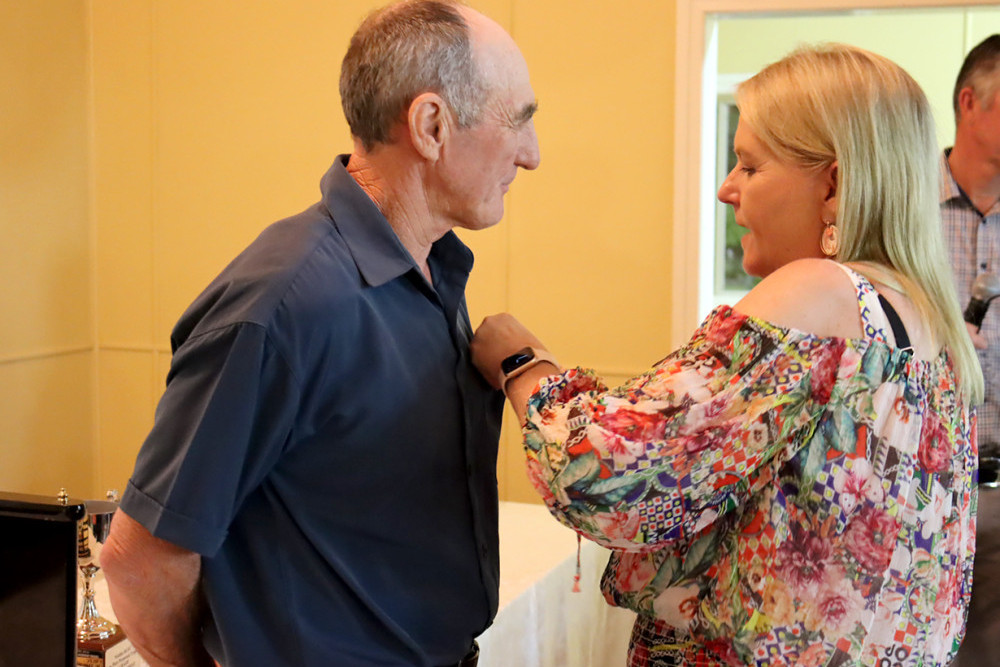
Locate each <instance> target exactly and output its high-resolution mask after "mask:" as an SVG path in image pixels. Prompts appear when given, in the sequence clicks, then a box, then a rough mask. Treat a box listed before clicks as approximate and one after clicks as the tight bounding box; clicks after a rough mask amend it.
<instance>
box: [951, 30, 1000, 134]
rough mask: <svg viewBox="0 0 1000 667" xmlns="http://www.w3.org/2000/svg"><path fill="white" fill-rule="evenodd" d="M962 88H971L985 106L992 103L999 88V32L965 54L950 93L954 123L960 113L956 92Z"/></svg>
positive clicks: (959, 91)
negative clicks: (953, 110) (953, 89)
mask: <svg viewBox="0 0 1000 667" xmlns="http://www.w3.org/2000/svg"><path fill="white" fill-rule="evenodd" d="M963 88H972V91H973V92H974V93H975V94H976V99H978V100H979V101H980V103H982V104H983V105H984V106H986V107H987V108H989V105H991V104H992V103H993V98H994V96H995V95H996V93H997V91H998V90H1000V34H995V35H990V36H989V37H987V38H986V39H984V40H983V41H981V42H980V43H979V44H977V45H976V46H975V47H974V48H973V49H972V50H971V51H969V55H967V56H965V62H963V63H962V69H960V70H959V71H958V78H957V79H956V80H955V92H954V93H953V94H952V105H953V106H954V107H955V122H956V123H957V122H958V121H959V116H960V115H961V112H960V110H959V108H958V94H959V93H961V92H962V89H963Z"/></svg>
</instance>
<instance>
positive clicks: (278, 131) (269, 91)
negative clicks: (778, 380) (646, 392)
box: [92, 0, 674, 500]
mask: <svg viewBox="0 0 1000 667" xmlns="http://www.w3.org/2000/svg"><path fill="white" fill-rule="evenodd" d="M380 4H382V2H381V1H378V2H375V1H365V2H350V3H347V2H330V1H329V0H300V1H298V2H295V3H280V4H279V3H277V2H263V1H259V2H247V3H240V4H239V5H236V4H234V3H232V2H230V1H229V0H211V1H203V2H193V1H192V2H154V1H151V0H142V1H140V0H101V2H95V3H93V8H92V11H93V18H92V23H93V42H94V49H93V54H94V55H93V60H94V68H93V69H94V109H95V114H94V119H95V122H94V127H95V146H96V151H95V161H94V164H95V184H96V188H95V192H96V194H95V220H96V230H97V289H96V293H97V301H96V313H97V317H98V328H99V332H100V334H99V340H100V346H99V353H98V355H97V364H98V378H99V394H98V396H99V401H98V406H99V407H98V414H99V434H100V437H99V443H100V445H99V450H98V459H97V460H98V461H99V463H98V470H97V474H98V481H97V488H96V489H94V491H95V492H97V491H103V489H105V488H108V487H112V486H116V487H119V488H120V487H121V486H123V484H124V482H125V480H126V479H127V476H128V472H129V470H130V469H131V465H132V460H133V458H134V456H135V452H136V451H137V449H138V447H139V444H140V443H141V441H142V438H143V436H144V435H145V432H146V431H147V430H148V428H149V425H150V423H151V420H152V414H153V409H154V406H155V401H156V400H157V398H158V397H159V394H160V393H161V391H162V386H163V378H164V375H165V372H166V368H167V364H168V362H169V351H168V347H167V345H168V336H169V332H170V328H171V327H172V326H173V323H174V321H175V320H176V319H177V317H178V316H179V315H180V313H181V311H182V310H183V309H184V307H185V306H186V305H187V304H188V303H189V302H190V300H191V299H192V298H194V296H195V295H196V294H197V293H198V292H199V291H200V290H201V288H202V287H203V286H204V285H205V284H206V283H207V282H208V281H209V280H210V279H211V278H212V277H213V276H214V275H215V274H216V273H217V272H218V270H219V269H220V268H221V267H222V266H223V265H224V264H225V263H226V262H227V261H228V260H229V259H230V258H231V257H232V256H233V255H235V254H236V253H237V252H238V251H239V250H240V249H241V248H242V247H243V246H245V245H246V244H247V243H248V242H249V241H250V240H251V239H252V238H253V237H254V236H256V234H257V233H258V232H259V231H260V230H261V229H262V228H263V227H264V226H266V225H267V224H269V223H270V222H272V221H274V220H276V219H278V218H280V217H284V216H286V215H289V214H291V213H295V212H297V211H299V210H301V209H303V208H305V207H306V206H308V205H309V204H311V203H312V202H313V201H315V199H316V198H317V197H318V194H319V191H318V181H319V178H320V176H321V175H322V174H323V172H324V171H325V170H326V168H327V167H328V166H329V163H330V162H331V161H332V158H333V156H334V155H336V154H337V153H338V152H346V151H349V150H350V147H351V142H350V137H349V132H348V130H347V127H346V124H345V123H344V121H343V120H342V113H341V111H340V103H339V97H338V95H337V76H338V72H339V64H340V59H341V58H342V56H343V52H344V50H345V49H346V45H347V42H348V39H349V37H350V35H351V33H352V32H353V31H354V29H355V28H356V27H357V24H358V23H359V21H360V20H361V18H362V17H363V16H364V15H365V14H366V13H367V12H368V11H369V10H370V9H371V8H373V7H376V6H379V5H380ZM471 4H472V5H473V6H474V7H476V8H478V9H480V10H482V11H484V12H486V13H487V14H489V15H490V16H492V17H493V18H495V19H496V20H497V21H498V22H500V23H501V24H503V25H504V26H505V27H507V28H508V30H509V31H510V32H511V33H512V34H513V36H514V37H515V39H516V40H517V41H518V43H519V44H520V45H521V47H522V50H523V51H524V54H525V56H526V58H527V60H528V63H529V66H530V68H531V71H532V77H533V84H534V87H535V92H536V94H537V95H538V98H539V100H540V104H541V111H540V113H539V114H538V116H537V127H538V133H539V135H540V144H541V151H542V167H541V169H540V170H539V171H537V172H534V173H530V174H529V173H522V174H521V175H520V176H519V178H518V181H517V182H516V183H515V184H514V187H513V189H512V192H511V194H510V195H509V196H508V201H507V215H506V216H505V220H504V221H503V222H502V223H501V224H500V225H499V226H498V227H496V228H494V229H491V230H488V231H484V232H479V233H474V234H465V235H464V238H465V240H466V241H467V242H468V243H469V244H470V245H471V246H472V247H473V249H474V250H475V252H476V258H477V259H476V270H475V272H474V275H473V278H472V280H471V282H470V287H469V302H470V310H471V313H472V318H473V320H474V323H478V321H479V320H480V319H481V318H482V317H483V316H485V315H487V314H489V313H492V312H496V311H499V310H508V309H509V310H512V311H514V312H516V313H517V314H518V315H520V316H522V318H523V319H524V320H525V321H526V322H527V323H529V325H531V326H533V327H535V328H537V330H538V332H539V334H540V335H542V336H543V338H545V339H546V340H547V341H549V342H550V344H551V345H552V346H553V348H554V349H556V350H558V351H559V354H560V356H561V357H562V359H563V360H564V361H565V362H567V363H573V364H576V363H579V364H585V365H590V366H596V367H597V368H599V369H600V370H602V371H604V372H607V373H610V374H611V375H612V376H624V375H627V374H630V373H632V372H636V371H638V370H640V369H642V368H644V367H645V366H647V365H648V364H649V363H650V362H651V361H655V360H656V359H657V358H658V356H657V355H660V356H662V352H663V349H664V342H663V341H664V339H665V334H664V333H663V332H664V331H665V330H666V323H667V317H668V313H669V312H670V291H669V285H668V280H667V277H668V275H669V268H670V267H669V260H668V257H669V247H668V238H669V232H670V229H669V226H668V213H669V210H670V207H671V199H670V191H669V189H670V183H671V181H672V173H671V163H672V160H671V157H670V156H671V135H672V124H673V118H672V106H673V104H672V100H673V89H672V83H671V81H672V72H673V51H674V44H673V39H672V35H673V34H674V18H673V9H672V5H671V4H670V3H648V4H649V6H648V7H646V6H645V5H644V6H643V7H642V8H640V9H638V10H637V11H633V12H622V11H620V10H619V9H617V8H615V7H613V6H612V5H610V4H608V3H594V6H593V7H589V8H587V9H586V10H581V9H580V5H579V3H577V2H571V1H570V0H550V1H547V2H537V1H534V0H482V1H480V2H472V3H471ZM555 26H558V30H554V29H553V28H554V27H555ZM636 91H643V93H642V103H641V104H636V101H637V98H636ZM640 127H642V128H643V129H642V131H641V132H637V131H636V130H635V128H640ZM626 160H627V163H626ZM622 229H624V230H625V233H624V234H620V233H617V232H616V233H615V234H613V235H612V234H611V233H610V232H611V230H622ZM595 241H596V243H595ZM515 248H516V249H517V250H516V252H515V251H513V249H515ZM636 276H642V277H641V278H640V279H639V280H640V281H641V282H642V283H643V287H642V289H641V290H639V291H637V290H636V289H635V284H636V281H637V278H636ZM624 322H627V323H629V324H630V325H631V326H630V329H631V333H630V334H626V335H625V336H624V337H623V336H621V335H620V332H619V331H618V324H619V323H624ZM629 336H631V338H632V339H631V340H628V338H629ZM622 338H624V340H622ZM616 339H617V340H621V344H620V345H608V344H606V343H607V342H608V341H614V340H616ZM504 442H505V444H504V445H503V447H502V453H501V466H500V483H501V493H502V494H503V495H504V497H508V498H512V499H520V500H534V499H535V495H534V493H533V492H532V491H531V490H530V489H529V488H528V485H527V481H526V478H525V474H524V471H523V462H522V458H523V457H522V455H521V452H520V444H519V442H518V440H517V438H516V436H515V435H514V434H513V431H512V430H508V432H506V433H505V439H504Z"/></svg>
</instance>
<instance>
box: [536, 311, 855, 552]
mask: <svg viewBox="0 0 1000 667" xmlns="http://www.w3.org/2000/svg"><path fill="white" fill-rule="evenodd" d="M844 347H845V346H844V341H843V340H841V339H820V338H816V337H814V336H809V335H807V334H804V333H801V332H792V331H788V330H785V329H780V328H778V327H775V326H772V325H769V324H767V323H766V322H762V321H760V320H757V319H753V318H747V317H745V316H742V315H740V314H738V313H736V312H734V311H732V309H730V308H728V307H722V308H720V309H717V310H716V311H715V312H714V313H713V314H712V315H711V316H709V318H708V319H707V320H706V322H705V323H704V324H703V325H702V326H701V327H700V328H699V329H698V330H697V331H696V332H695V334H694V336H693V337H692V338H691V340H690V341H689V342H688V343H687V344H686V345H685V346H683V347H682V348H681V349H679V350H678V351H677V352H675V353H674V354H672V355H671V356H669V357H667V358H666V359H664V360H663V361H661V362H659V363H658V364H656V365H655V366H654V367H653V368H652V369H651V370H650V371H648V372H646V373H645V374H643V375H640V376H638V377H636V378H633V379H632V380H630V381H628V382H626V383H625V384H623V385H622V386H621V387H618V388H615V389H609V388H608V387H606V386H604V385H603V384H602V383H601V382H600V381H599V380H598V379H597V378H596V376H595V375H594V374H593V373H592V372H590V371H584V370H581V369H572V370H569V371H567V372H565V373H563V374H562V375H559V376H550V377H548V378H546V379H544V380H543V381H542V382H541V383H540V385H539V387H538V388H537V389H536V392H535V393H534V394H533V395H532V396H531V398H530V399H529V403H528V410H527V415H526V423H525V426H524V435H525V448H526V451H527V455H528V473H529V477H530V478H531V480H532V483H533V484H534V486H535V487H536V489H537V490H538V491H539V492H540V493H541V494H542V496H543V498H544V500H545V502H546V504H547V505H548V507H549V509H550V511H551V512H552V513H553V514H554V515H555V516H556V518H558V519H559V520H560V521H561V522H563V523H565V524H566V525H568V526H570V527H572V528H574V529H575V530H577V531H578V532H580V533H581V534H582V535H584V536H585V537H588V538H590V539H592V540H595V541H597V542H599V543H601V544H603V545H605V546H608V547H613V548H617V549H625V550H646V549H650V548H655V547H656V546H657V545H658V544H660V543H662V542H665V541H673V540H681V539H684V538H686V537H689V536H691V535H693V534H695V533H697V532H699V531H701V530H703V529H705V528H707V527H708V526H710V525H712V524H713V523H714V522H715V521H717V520H719V518H720V517H722V516H725V515H726V514H727V513H728V512H729V511H730V510H732V509H733V508H735V507H737V506H738V505H739V504H740V502H741V498H742V497H745V496H747V495H748V494H750V493H752V492H753V491H754V490H755V489H757V488H759V487H760V486H762V485H763V484H766V483H768V481H769V480H770V474H771V471H772V470H773V466H769V465H765V464H769V463H775V462H776V461H777V462H778V463H780V462H781V461H786V460H789V459H790V458H792V457H793V456H794V455H795V453H796V452H797V451H798V450H799V449H800V448H801V447H802V445H803V443H804V442H806V441H807V440H808V438H809V437H810V436H811V434H812V432H813V431H814V430H815V428H816V424H817V422H818V417H819V416H820V415H821V413H822V412H823V410H824V406H825V405H826V404H827V403H828V402H829V399H830V393H831V391H832V389H833V386H834V384H835V382H836V379H837V373H838V368H839V365H840V358H841V356H842V355H843V352H844Z"/></svg>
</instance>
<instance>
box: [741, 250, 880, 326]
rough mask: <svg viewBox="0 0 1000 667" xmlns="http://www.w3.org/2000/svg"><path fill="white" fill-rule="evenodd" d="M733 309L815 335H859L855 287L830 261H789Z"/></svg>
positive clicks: (841, 270)
mask: <svg viewBox="0 0 1000 667" xmlns="http://www.w3.org/2000/svg"><path fill="white" fill-rule="evenodd" d="M734 307H735V309H736V310H737V311H738V312H740V313H743V314H744V315H750V316H752V317H758V318H760V319H763V320H767V321H768V322H772V323H774V324H777V325H779V326H782V327H788V328H791V329H798V330H799V331H805V332H807V333H811V334H815V335H817V336H824V337H827V336H836V337H839V338H859V337H860V336H861V317H860V315H859V313H858V302H857V297H856V295H855V291H854V285H853V284H852V282H851V279H850V277H849V276H848V275H847V274H846V273H845V272H844V270H843V268H841V267H840V266H838V265H837V264H836V263H835V262H832V261H830V260H824V259H813V258H807V259H799V260H795V261H794V262H789V263H788V264H786V265H784V266H783V267H781V268H780V269H778V270H776V271H774V272H773V273H771V274H770V275H768V276H767V277H766V278H764V279H763V280H762V281H760V283H759V284H758V285H757V286H756V287H754V288H753V289H752V290H751V291H750V292H749V293H748V294H747V295H746V296H745V297H743V298H742V299H740V301H739V302H738V303H737V304H736V305H735V306H734Z"/></svg>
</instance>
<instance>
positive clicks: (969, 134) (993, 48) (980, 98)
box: [941, 35, 1000, 667]
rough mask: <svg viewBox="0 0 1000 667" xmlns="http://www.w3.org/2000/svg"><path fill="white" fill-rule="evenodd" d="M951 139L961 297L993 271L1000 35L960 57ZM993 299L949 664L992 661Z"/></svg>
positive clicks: (996, 588) (949, 212)
mask: <svg viewBox="0 0 1000 667" xmlns="http://www.w3.org/2000/svg"><path fill="white" fill-rule="evenodd" d="M954 105H955V145H954V147H953V148H950V149H948V150H946V151H945V153H944V160H943V163H942V168H941V172H942V174H941V182H942V185H941V218H942V222H943V224H944V231H945V236H946V238H947V239H948V245H949V250H950V252H951V262H952V268H953V270H954V273H955V284H956V287H957V288H958V294H959V297H960V298H961V299H962V302H963V303H968V301H969V297H970V292H971V289H972V284H973V282H974V281H975V280H976V278H977V277H978V276H980V275H982V274H984V273H987V272H992V273H1000V35H992V36H990V37H988V38H986V39H985V40H983V41H982V42H981V43H980V44H979V45H978V46H976V47H975V48H973V49H972V50H971V51H970V52H969V54H968V55H967V56H966V58H965V62H964V63H963V64H962V68H961V70H959V74H958V77H957V80H956V82H955V93H954ZM998 304H1000V301H997V302H994V303H993V304H992V306H990V308H989V310H987V312H986V317H985V318H984V320H983V323H982V328H981V329H978V330H977V329H976V328H975V327H971V325H970V333H971V334H972V338H973V342H974V343H975V344H976V347H978V348H980V349H979V361H980V363H981V364H982V367H983V378H984V379H985V381H986V397H985V399H986V400H985V403H984V404H983V405H982V406H980V408H979V423H978V429H979V457H980V466H979V479H980V483H981V484H980V487H979V512H978V519H977V520H978V524H979V525H978V528H977V531H976V533H977V535H976V561H975V565H974V571H973V584H972V602H971V604H970V606H969V620H968V624H967V629H966V637H965V641H964V643H963V644H962V648H961V650H960V651H959V653H958V659H957V660H956V662H955V663H954V664H955V665H961V666H962V667H973V666H975V665H984V666H985V665H1000V652H998V649H997V637H998V636H1000V488H992V483H993V482H995V481H996V479H997V472H998V471H997V463H998V461H1000V305H998Z"/></svg>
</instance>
